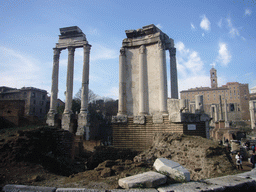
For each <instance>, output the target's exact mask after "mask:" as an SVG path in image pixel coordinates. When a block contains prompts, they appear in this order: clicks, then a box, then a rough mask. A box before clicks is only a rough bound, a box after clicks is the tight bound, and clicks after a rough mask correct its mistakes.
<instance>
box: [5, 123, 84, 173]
mask: <svg viewBox="0 0 256 192" xmlns="http://www.w3.org/2000/svg"><path fill="white" fill-rule="evenodd" d="M1 141H2V142H1V143H0V159H1V166H9V165H15V164H17V163H19V162H28V163H32V164H40V165H42V166H43V168H44V169H46V170H48V171H51V172H53V173H56V174H60V175H67V176H68V175H71V174H73V173H75V172H79V171H81V170H77V167H75V166H74V164H73V163H72V157H71V155H70V153H69V151H71V149H72V142H73V135H72V134H71V133H69V132H68V131H64V130H58V129H53V128H47V127H42V128H39V129H36V130H31V131H18V132H17V133H16V134H14V135H11V136H10V137H8V138H5V139H2V140H1Z"/></svg>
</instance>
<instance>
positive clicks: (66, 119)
mask: <svg viewBox="0 0 256 192" xmlns="http://www.w3.org/2000/svg"><path fill="white" fill-rule="evenodd" d="M73 122H74V114H73V113H63V115H62V121H61V128H62V129H64V130H67V131H69V132H71V133H73V132H74V131H73V129H74V125H73Z"/></svg>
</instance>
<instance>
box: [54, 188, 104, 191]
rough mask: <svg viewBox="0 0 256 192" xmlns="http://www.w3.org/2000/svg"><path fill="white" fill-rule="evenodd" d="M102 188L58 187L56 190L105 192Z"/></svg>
mask: <svg viewBox="0 0 256 192" xmlns="http://www.w3.org/2000/svg"><path fill="white" fill-rule="evenodd" d="M105 191H106V190H104V189H86V188H58V189H57V190H56V192H105Z"/></svg>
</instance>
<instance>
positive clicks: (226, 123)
mask: <svg viewBox="0 0 256 192" xmlns="http://www.w3.org/2000/svg"><path fill="white" fill-rule="evenodd" d="M224 110H225V127H229V122H228V107H227V99H225V100H224Z"/></svg>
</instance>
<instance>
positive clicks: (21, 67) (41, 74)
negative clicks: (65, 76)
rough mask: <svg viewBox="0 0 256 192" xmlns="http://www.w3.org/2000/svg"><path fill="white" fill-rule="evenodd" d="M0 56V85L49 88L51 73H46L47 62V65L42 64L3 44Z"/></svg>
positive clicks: (0, 47)
mask: <svg viewBox="0 0 256 192" xmlns="http://www.w3.org/2000/svg"><path fill="white" fill-rule="evenodd" d="M0 57H1V61H0V67H1V71H0V75H1V85H3V86H10V87H15V88H21V87H23V86H26V87H30V86H31V87H37V88H41V89H46V90H47V91H49V90H50V86H49V82H50V78H51V74H47V73H46V70H47V69H49V68H50V63H47V64H49V66H47V65H43V64H42V63H41V62H40V61H38V60H37V59H35V58H33V57H31V56H30V55H26V54H24V53H22V52H18V51H16V50H14V49H10V48H6V47H3V46H0ZM51 65H52V64H51Z"/></svg>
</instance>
